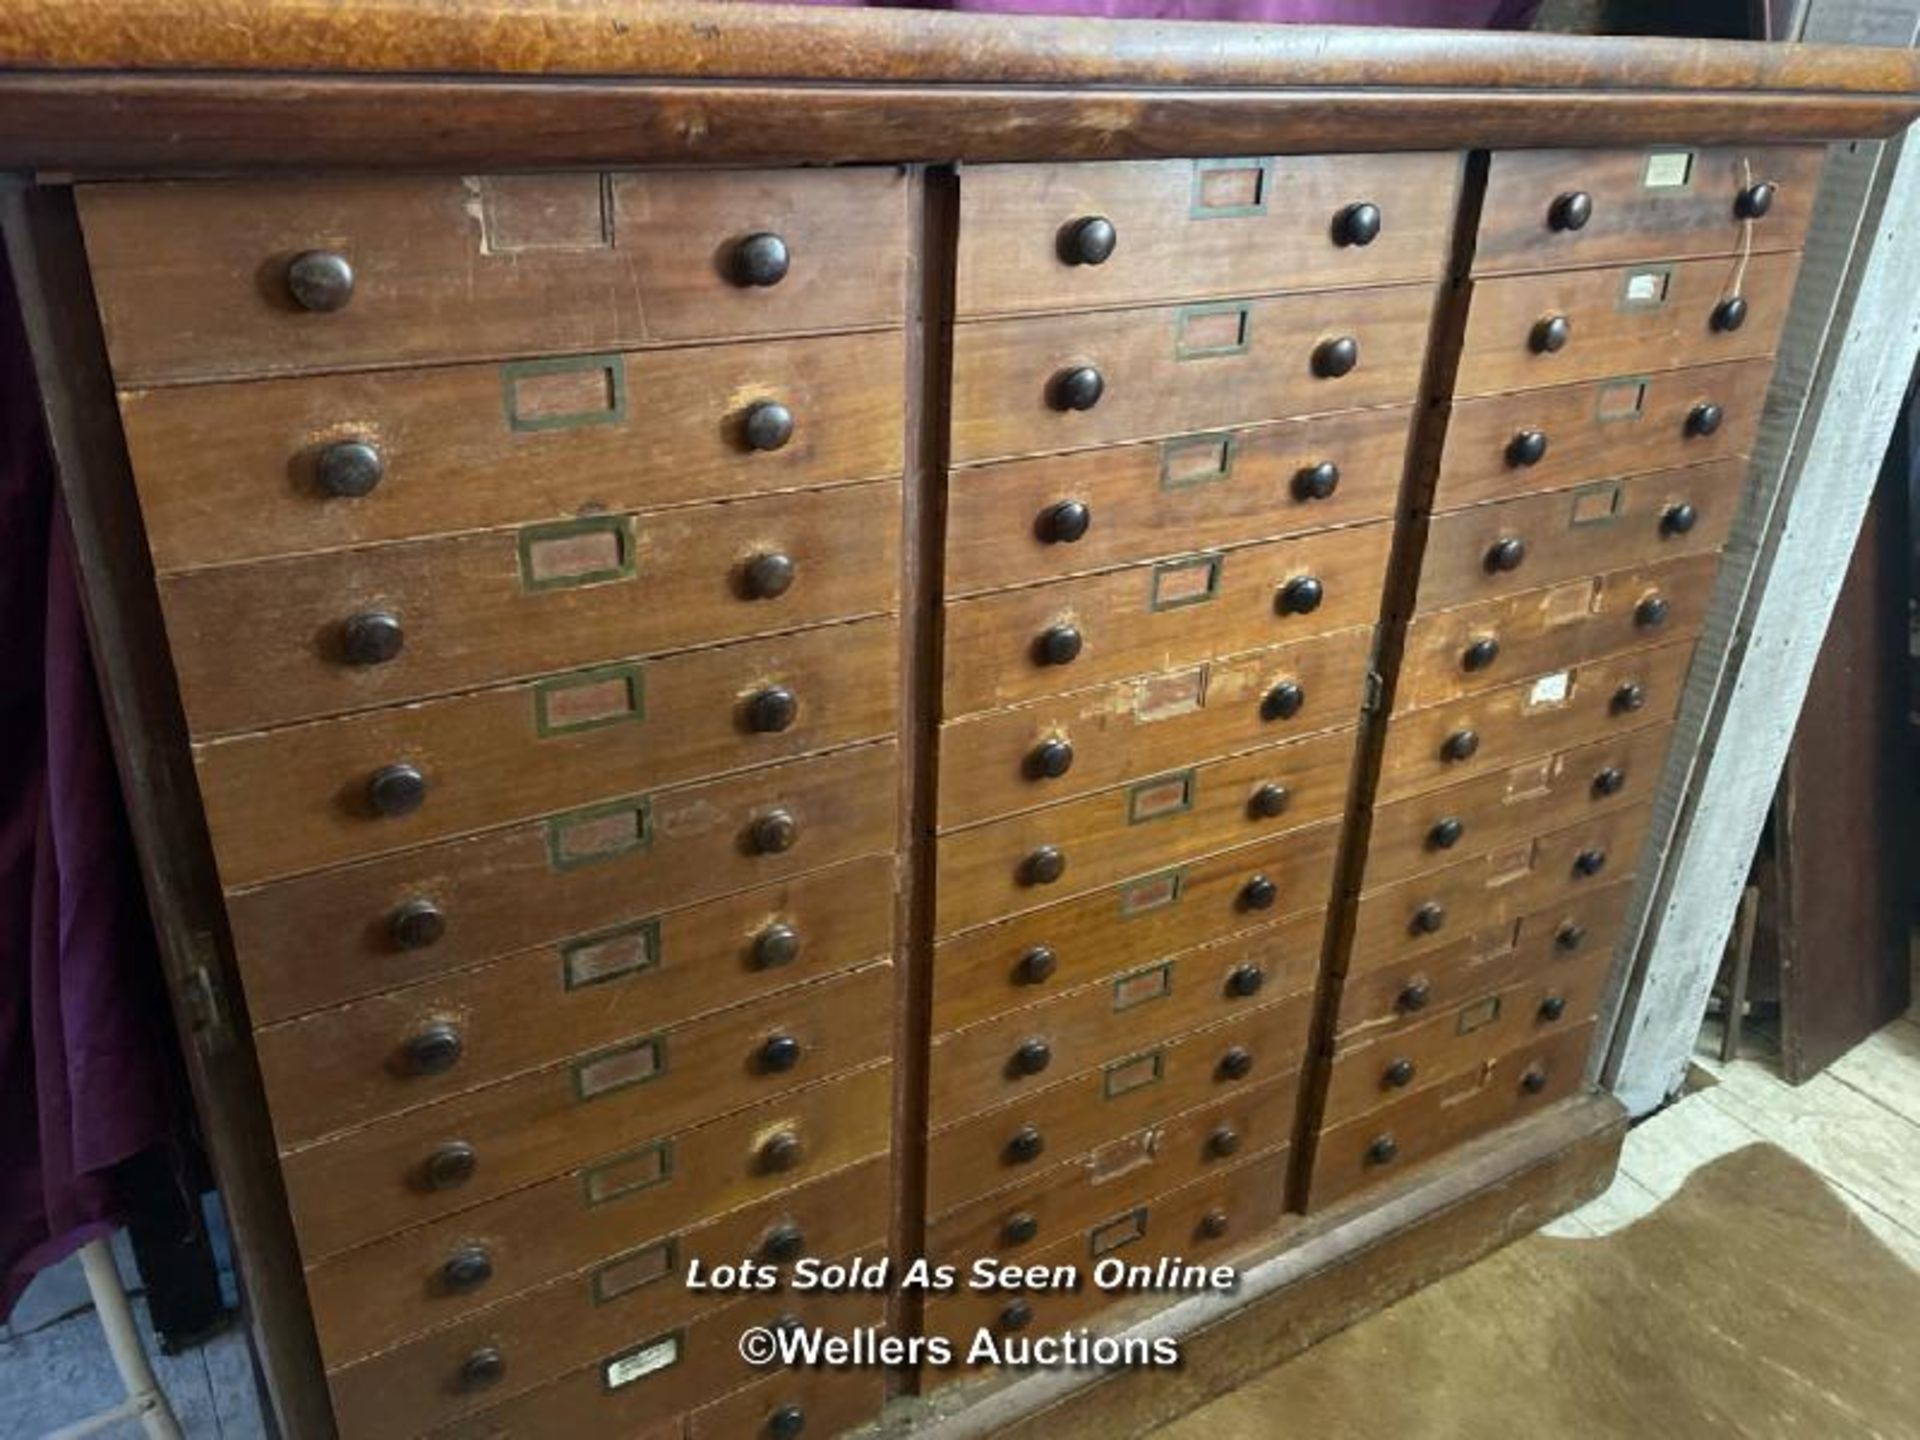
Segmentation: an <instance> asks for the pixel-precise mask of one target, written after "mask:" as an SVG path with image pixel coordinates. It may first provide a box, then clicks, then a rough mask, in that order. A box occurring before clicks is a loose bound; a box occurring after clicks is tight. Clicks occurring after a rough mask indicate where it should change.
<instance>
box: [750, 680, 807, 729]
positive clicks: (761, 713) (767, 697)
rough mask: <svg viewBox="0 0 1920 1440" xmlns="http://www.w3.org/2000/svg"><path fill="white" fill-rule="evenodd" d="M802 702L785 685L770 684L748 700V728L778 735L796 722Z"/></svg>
mask: <svg viewBox="0 0 1920 1440" xmlns="http://www.w3.org/2000/svg"><path fill="white" fill-rule="evenodd" d="M799 713H800V702H799V700H797V699H795V698H794V693H793V691H791V690H789V689H787V687H786V686H784V685H769V686H768V687H767V688H766V689H764V690H761V691H759V692H758V693H756V694H755V695H754V697H753V698H752V699H751V700H749V701H747V728H748V729H750V730H752V731H754V732H755V733H756V734H760V735H777V734H779V733H780V732H781V731H782V730H785V729H787V728H788V727H789V726H791V725H792V724H793V722H794V717H795V716H797V715H798V714H799Z"/></svg>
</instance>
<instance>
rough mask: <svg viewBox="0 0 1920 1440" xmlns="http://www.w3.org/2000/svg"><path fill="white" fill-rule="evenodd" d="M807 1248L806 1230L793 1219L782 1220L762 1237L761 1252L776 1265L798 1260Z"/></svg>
mask: <svg viewBox="0 0 1920 1440" xmlns="http://www.w3.org/2000/svg"><path fill="white" fill-rule="evenodd" d="M806 1248H807V1236H806V1232H805V1231H804V1230H802V1229H801V1228H800V1227H799V1226H798V1225H796V1224H794V1223H793V1221H791V1220H782V1221H780V1222H779V1223H778V1224H776V1225H774V1226H772V1227H770V1228H769V1229H768V1230H767V1232H766V1234H764V1235H763V1236H761V1237H760V1254H761V1255H762V1256H763V1257H765V1258H766V1259H768V1260H771V1261H772V1262H773V1263H774V1264H776V1265H784V1264H786V1263H787V1262H788V1261H790V1260H798V1259H799V1258H800V1256H801V1255H802V1254H804V1253H805V1251H806Z"/></svg>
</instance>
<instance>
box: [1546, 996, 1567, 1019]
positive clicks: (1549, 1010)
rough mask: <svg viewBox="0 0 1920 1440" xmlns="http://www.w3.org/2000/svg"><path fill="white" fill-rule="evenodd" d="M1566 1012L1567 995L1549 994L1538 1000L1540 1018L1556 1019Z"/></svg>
mask: <svg viewBox="0 0 1920 1440" xmlns="http://www.w3.org/2000/svg"><path fill="white" fill-rule="evenodd" d="M1566 1013H1567V997H1566V996H1564V995H1549V996H1547V998H1546V999H1544V1000H1542V1001H1541V1002H1540V1018H1541V1019H1542V1020H1558V1019H1560V1017H1561V1016H1563V1015H1565V1014H1566Z"/></svg>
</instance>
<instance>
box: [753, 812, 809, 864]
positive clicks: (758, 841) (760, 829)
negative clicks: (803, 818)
mask: <svg viewBox="0 0 1920 1440" xmlns="http://www.w3.org/2000/svg"><path fill="white" fill-rule="evenodd" d="M747 838H748V842H749V843H750V844H751V845H752V847H753V852H754V853H755V854H756V855H784V854H785V853H786V852H787V851H789V850H791V849H792V848H793V847H794V845H795V843H796V842H797V841H798V840H799V839H800V822H799V821H798V820H795V819H794V818H793V815H792V814H791V813H790V812H788V811H786V810H769V811H768V812H767V813H766V814H764V815H759V816H756V817H755V818H754V821H753V824H752V825H751V826H749V827H748V830H747Z"/></svg>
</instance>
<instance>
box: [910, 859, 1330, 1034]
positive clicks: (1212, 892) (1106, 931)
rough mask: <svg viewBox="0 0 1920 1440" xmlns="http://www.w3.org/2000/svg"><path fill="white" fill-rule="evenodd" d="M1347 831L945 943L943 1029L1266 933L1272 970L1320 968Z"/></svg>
mask: <svg viewBox="0 0 1920 1440" xmlns="http://www.w3.org/2000/svg"><path fill="white" fill-rule="evenodd" d="M1339 831H1340V827H1339V825H1338V824H1336V823H1332V822H1329V823H1327V824H1324V825H1315V826H1313V827H1311V828H1309V829H1306V830H1296V831H1292V832H1290V833H1288V834H1286V835H1283V836H1278V837H1275V838H1272V839H1268V840H1263V841H1260V842H1259V843H1257V844H1253V845H1245V846H1241V847H1240V848H1238V849H1235V850H1229V851H1226V852H1224V853H1222V854H1218V855H1210V856H1208V857H1207V858H1205V859H1203V860H1195V861H1193V862H1191V863H1189V864H1186V865H1177V866H1171V867H1169V868H1167V869H1165V870H1158V871H1155V872H1153V873H1152V874H1149V875H1143V876H1140V877H1138V878H1137V879H1133V880H1128V881H1124V882H1123V883H1121V884H1119V885H1114V886H1109V887H1108V888H1107V889H1104V890H1096V891H1093V892H1092V893H1091V894H1087V895H1082V896H1080V897H1078V898H1077V899H1073V900H1068V901H1066V902H1065V903H1063V904H1059V905H1049V906H1048V907H1047V908H1045V909H1044V910H1029V911H1027V912H1026V913H1025V914H1023V915H1020V916H1017V917H1015V918H1014V919H1011V920H1005V921H1002V922H1000V923H999V924H996V925H988V926H984V927H982V928H980V929H978V930H969V931H967V932H966V933H965V934H963V935H956V936H953V937H952V938H951V939H947V940H942V941H940V942H939V943H938V944H936V945H935V946H934V951H933V1013H934V1025H935V1027H936V1029H948V1028H954V1027H958V1026H961V1025H966V1024H970V1023H973V1022H975V1021H978V1020H984V1019H988V1018H991V1017H992V1016H994V1015H997V1014H999V1013H1000V1012H1001V1011H1003V1010H1006V1009H1009V1008H1012V1007H1015V1006H1022V1005H1032V1004H1035V1003H1037V1002H1039V1001H1041V1000H1044V999H1047V998H1048V997H1049V996H1052V995H1057V994H1059V993H1060V992H1062V991H1064V990H1069V989H1073V988H1076V987H1078V986H1081V985H1087V984H1091V983H1093V982H1094V981H1096V980H1101V979H1106V978H1110V977H1112V976H1116V975H1119V974H1122V973H1124V972H1126V971H1128V970H1131V969H1133V968H1135V967H1136V966H1139V965H1143V964H1146V963H1147V962H1148V961H1152V960H1158V959H1162V958H1164V957H1166V956H1169V955H1174V954H1177V953H1179V952H1181V951H1184V950H1187V949H1188V948H1190V947H1193V946H1199V945H1205V944H1208V943H1210V942H1212V941H1216V940H1220V939H1222V938H1224V937H1227V936H1231V935H1237V934H1240V933H1242V932H1245V931H1249V930H1253V929H1264V928H1266V927H1268V926H1273V927H1274V928H1273V929H1272V930H1271V931H1269V934H1268V939H1269V943H1270V945H1271V946H1272V947H1273V953H1275V954H1276V955H1278V956H1280V957H1282V958H1280V959H1277V960H1276V962H1275V964H1274V966H1273V967H1272V968H1274V969H1275V970H1276V971H1277V970H1280V969H1286V970H1288V971H1289V972H1291V970H1292V968H1293V966H1294V965H1295V964H1299V963H1304V964H1308V965H1311V964H1312V963H1313V962H1312V961H1311V960H1307V959H1305V958H1304V957H1305V956H1307V955H1312V956H1318V954H1319V953H1320V933H1321V917H1322V912H1323V911H1324V909H1325V907H1326V905H1327V902H1328V900H1329V898H1330V896H1331V894H1332V889H1333V862H1334V855H1335V849H1336V846H1337V844H1338V841H1339ZM1276 921H1284V922H1285V923H1283V924H1280V925H1277V926H1276V925H1275V924H1274V922H1276ZM1296 957H1299V958H1296Z"/></svg>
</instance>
